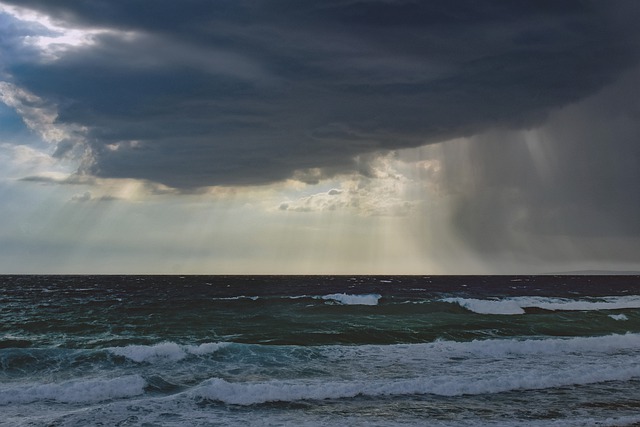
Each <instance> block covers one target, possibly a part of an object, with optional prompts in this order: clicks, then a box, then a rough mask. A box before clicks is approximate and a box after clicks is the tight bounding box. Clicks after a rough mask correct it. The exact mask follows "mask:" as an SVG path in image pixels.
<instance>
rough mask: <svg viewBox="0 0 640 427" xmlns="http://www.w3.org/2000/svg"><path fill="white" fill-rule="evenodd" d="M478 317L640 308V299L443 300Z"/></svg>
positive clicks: (613, 297) (534, 298)
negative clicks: (530, 311) (532, 310)
mask: <svg viewBox="0 0 640 427" xmlns="http://www.w3.org/2000/svg"><path fill="white" fill-rule="evenodd" d="M441 301H443V302H448V303H452V304H458V305H460V306H461V307H464V308H466V309H467V310H469V311H473V312H474V313H478V314H507V315H508V314H511V315H513V314H524V313H525V308H540V309H543V310H550V311H597V310H621V309H634V308H640V296H638V295H626V296H607V297H602V298H583V299H569V298H548V297H534V296H525V297H509V298H501V299H474V298H443V299H442V300H441Z"/></svg>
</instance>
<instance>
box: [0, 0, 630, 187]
mask: <svg viewBox="0 0 640 427" xmlns="http://www.w3.org/2000/svg"><path fill="white" fill-rule="evenodd" d="M5 3H14V4H16V5H19V6H22V7H30V8H33V9H37V10H39V11H41V12H44V13H46V14H48V15H50V16H52V17H54V18H55V19H57V20H59V21H60V22H66V23H68V24H73V25H74V26H81V27H87V28H89V27H90V28H112V29H117V30H121V31H128V32H134V33H135V35H133V36H131V33H129V36H126V37H125V36H119V35H117V34H114V33H107V34H102V35H100V36H97V38H96V41H97V43H96V44H95V45H93V46H90V47H86V48H82V49H78V50H75V51H73V52H69V53H67V54H66V55H65V56H63V57H62V58H61V59H59V60H58V61H55V62H42V61H36V60H35V59H33V60H32V59H30V58H29V57H28V56H27V57H25V55H13V56H11V58H13V59H10V60H9V61H6V62H7V63H6V64H4V70H5V71H6V72H8V73H9V74H10V75H12V76H13V80H14V82H15V83H16V84H18V85H20V86H22V87H25V88H27V89H28V90H30V91H32V92H33V93H35V94H37V95H38V96H41V97H43V98H46V99H49V100H51V101H53V102H55V103H56V104H57V105H58V109H59V118H58V120H59V121H60V122H63V123H74V124H77V125H81V126H86V127H87V128H88V134H87V141H88V144H89V145H90V148H91V153H92V158H91V161H90V162H88V163H86V164H85V165H84V166H83V168H84V169H85V171H86V172H88V173H89V174H92V175H95V176H99V177H122V178H140V179H146V180H149V181H154V182H159V183H162V184H165V185H168V186H171V187H175V188H180V189H184V190H190V189H194V188H197V187H202V186H209V185H254V184H265V183H270V182H275V181H278V180H282V179H286V178H289V177H292V176H294V175H295V176H296V177H298V178H299V179H303V180H304V179H308V180H310V181H311V180H313V179H317V178H318V174H317V172H316V173H315V174H312V175H310V176H308V177H305V176H304V174H301V173H299V172H298V173H297V175H296V171H300V170H305V169H310V168H321V169H322V170H323V172H322V173H323V174H325V175H327V176H328V175H331V174H335V173H340V172H349V171H353V170H357V168H358V167H359V166H358V164H357V162H355V161H354V158H356V157H357V156H358V155H361V154H367V153H371V152H375V151H378V150H389V149H399V148H407V147H416V146H420V145H423V144H426V143H432V142H437V141H442V140H445V139H448V138H452V137H458V136H468V135H472V134H475V133H477V132H480V131H483V130H486V129H489V128H496V127H498V128H501V127H502V128H521V127H527V126H531V125H534V124H537V123H540V122H541V121H543V120H544V119H545V118H546V117H547V115H548V114H549V112H550V111H553V110H554V109H557V108H559V107H562V106H565V105H567V104H570V103H572V102H575V101H577V100H580V99H583V98H585V97H587V96H589V95H591V94H593V93H595V92H596V91H598V90H599V89H601V88H602V87H603V86H604V85H606V84H607V83H610V82H612V81H614V80H615V79H616V78H618V76H619V75H620V74H621V73H622V72H623V71H624V70H626V69H628V68H629V67H631V66H632V65H633V64H635V63H636V62H637V60H638V56H639V48H638V40H639V37H638V26H637V25H636V22H637V19H638V18H640V12H639V8H638V7H637V2H635V1H624V0H623V1H616V2H597V1H576V0H571V1H562V2H557V1H540V0H535V1H533V0H532V1H500V2H498V1H491V2H476V1H451V0H447V1H444V0H441V1H429V2H413V1H401V0H397V1H393V0H389V1H373V0H372V1H357V0H333V1H324V2H303V1H298V0H295V1H294V0H280V1H238V0H234V1H220V2H214V3H212V2H208V1H196V0H190V1H181V2H176V1H164V0H154V1H152V0H140V1H129V0H121V1H116V0H108V1H107V0H104V1H101V0H95V1H91V2H78V1H72V0H69V1H62V0H59V1H53V0H47V1H44V0H40V1H38V0H19V1H18V0H9V1H7V0H5ZM18 42H19V41H18V39H15V40H14V39H11V40H10V41H9V42H6V43H5V44H4V45H3V46H2V49H3V50H4V51H5V52H17V51H19V49H18V47H16V45H15V43H18ZM11 43H14V44H11ZM321 176H322V175H321Z"/></svg>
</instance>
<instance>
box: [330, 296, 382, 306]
mask: <svg viewBox="0 0 640 427" xmlns="http://www.w3.org/2000/svg"><path fill="white" fill-rule="evenodd" d="M320 298H322V299H323V300H329V301H336V302H339V303H340V304H344V305H378V300H379V299H380V298H381V295H379V294H366V295H350V294H331V295H324V296H322V297H320Z"/></svg>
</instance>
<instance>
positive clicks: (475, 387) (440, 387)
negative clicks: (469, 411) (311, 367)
mask: <svg viewBox="0 0 640 427" xmlns="http://www.w3.org/2000/svg"><path fill="white" fill-rule="evenodd" d="M638 377H640V366H634V365H630V366H608V365H601V366H600V368H599V369H597V370H594V369H593V368H592V367H589V366H587V367H581V366H573V367H571V368H567V369H548V367H546V369H545V370H536V369H530V370H528V371H516V372H500V373H493V375H487V374H486V372H484V373H480V374H477V375H474V374H472V373H468V374H467V375H466V376H465V377H461V376H460V375H447V374H442V375H435V376H429V377H417V378H409V379H397V380H372V381H319V380H306V381H305V380H296V381H275V380H274V381H266V382H242V383H233V382H228V381H225V380H223V379H221V378H212V379H210V380H207V381H205V382H204V383H202V384H201V386H200V387H198V388H197V389H196V390H195V391H194V394H195V396H197V397H202V398H206V399H210V400H215V401H220V402H224V403H229V404H234V405H253V404H260V403H265V402H278V401H284V402H291V401H297V400H323V399H342V398H350V397H355V396H368V397H381V396H402V395H415V394H435V395H439V396H461V395H476V394H494V393H501V392H507V391H513V390H537V389H546V388H552V387H562V386H570V385H584V384H592V383H600V382H605V381H626V380H630V379H634V378H638Z"/></svg>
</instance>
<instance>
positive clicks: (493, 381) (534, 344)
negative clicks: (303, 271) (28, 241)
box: [0, 275, 640, 427]
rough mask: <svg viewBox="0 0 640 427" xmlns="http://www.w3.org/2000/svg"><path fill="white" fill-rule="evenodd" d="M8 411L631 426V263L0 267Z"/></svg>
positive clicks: (272, 421) (3, 399)
mask: <svg viewBox="0 0 640 427" xmlns="http://www.w3.org/2000/svg"><path fill="white" fill-rule="evenodd" d="M0 425H2V426H83V427H84V426H253V425H255V426H411V425H416V426H634V425H636V426H637V425H640V276H632V275H628V276H602V275H599V276H595V275H594V276H588V275H544V276H115V275H113V276H88V275H84V276H46V275H40V276H24V275H20V276H15V275H14V276H0Z"/></svg>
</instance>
